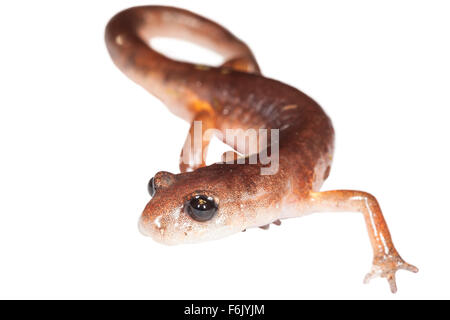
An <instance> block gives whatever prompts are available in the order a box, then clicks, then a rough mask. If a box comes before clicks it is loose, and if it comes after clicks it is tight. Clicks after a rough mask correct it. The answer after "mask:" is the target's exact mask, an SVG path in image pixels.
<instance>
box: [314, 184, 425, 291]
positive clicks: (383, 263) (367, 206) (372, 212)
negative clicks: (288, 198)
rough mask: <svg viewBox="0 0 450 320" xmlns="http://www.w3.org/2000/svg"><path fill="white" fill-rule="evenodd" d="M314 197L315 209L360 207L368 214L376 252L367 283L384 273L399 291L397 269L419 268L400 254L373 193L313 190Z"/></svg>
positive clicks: (414, 269)
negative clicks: (396, 277)
mask: <svg viewBox="0 0 450 320" xmlns="http://www.w3.org/2000/svg"><path fill="white" fill-rule="evenodd" d="M310 200H311V209H312V211H358V212H361V213H362V214H363V215H364V220H365V222H366V226H367V230H368V233H369V238H370V242H371V244H372V248H373V253H374V258H373V266H372V270H371V271H370V272H369V273H368V274H367V275H366V277H365V279H364V283H367V282H369V280H370V279H372V278H375V277H378V276H379V277H383V278H386V279H387V280H388V282H389V285H390V287H391V291H392V292H393V293H395V292H397V285H396V282H395V272H396V271H397V270H399V269H404V270H408V271H412V272H418V271H419V270H418V269H417V268H416V267H414V266H413V265H410V264H408V263H406V262H405V261H404V260H403V259H402V258H401V257H400V255H399V254H398V252H397V250H396V249H395V247H394V244H393V243H392V240H391V235H390V233H389V229H388V227H387V224H386V222H385V220H384V217H383V214H382V212H381V209H380V206H379V204H378V201H377V200H376V198H375V197H374V196H372V195H371V194H369V193H366V192H361V191H350V190H337V191H325V192H314V193H311V198H310Z"/></svg>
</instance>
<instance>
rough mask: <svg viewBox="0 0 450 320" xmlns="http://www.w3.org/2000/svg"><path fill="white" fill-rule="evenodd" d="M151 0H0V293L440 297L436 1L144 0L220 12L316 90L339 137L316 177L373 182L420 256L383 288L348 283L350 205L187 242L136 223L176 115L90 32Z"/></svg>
mask: <svg viewBox="0 0 450 320" xmlns="http://www.w3.org/2000/svg"><path fill="white" fill-rule="evenodd" d="M151 3H152V1H145V2H144V1H103V2H100V1H95V2H94V1H72V2H67V1H64V2H63V1H27V2H25V1H14V2H11V1H9V2H6V1H4V2H2V3H1V4H0V41H1V51H0V52H1V56H0V57H1V59H0V81H1V83H0V85H1V86H0V88H1V89H0V90H1V91H0V153H1V154H0V298H139V299H140V298H144V299H147V298H148V299H150V298H187V299H189V298H211V299H216V298H249V299H252V298H255V299H256V298H273V299H278V298H289V299H300V298H362V299H364V298H384V299H391V298H393V299H398V298H401V299H407V298H450V294H449V293H448V290H449V289H448V288H449V287H450V279H449V267H450V265H449V264H450V258H449V243H450V236H449V234H450V232H449V227H450V211H449V206H448V197H449V190H448V182H449V179H450V176H449V169H448V164H449V162H450V157H449V148H448V147H449V143H448V137H449V109H450V95H449V85H450V59H449V57H450V42H449V31H450V19H449V13H450V5H449V4H448V2H445V1H395V2H394V1H372V2H369V1H364V2H363V1H356V0H355V1H314V2H313V1H308V2H303V1H295V2H294V1H276V2H272V1H271V2H269V1H265V2H264V1H258V2H255V1H242V0H241V1H230V0H228V1H206V0H205V1H189V2H187V1H160V2H159V3H160V4H167V5H176V6H181V7H184V8H187V9H190V10H192V11H194V12H198V13H200V14H202V15H205V16H207V17H209V18H211V19H213V20H215V21H218V22H219V23H221V24H223V25H225V26H227V27H228V28H229V29H230V30H231V31H232V32H233V33H235V34H236V35H237V36H239V37H240V38H241V39H243V40H244V41H246V42H247V43H248V44H249V46H250V47H251V48H252V50H253V51H254V53H255V55H256V57H257V59H258V61H259V63H260V65H261V68H262V70H263V72H264V74H265V75H266V76H269V77H272V78H276V79H279V80H281V81H284V82H286V83H289V84H292V85H294V86H296V87H297V88H299V89H301V90H302V91H304V92H306V93H307V94H309V95H310V96H312V97H313V98H314V99H316V100H317V101H318V102H319V103H320V104H321V105H322V106H323V107H324V109H325V110H326V112H327V113H328V114H329V115H330V117H331V118H332V120H333V122H334V126H335V129H336V139H337V140H336V153H335V161H334V164H333V169H332V172H331V175H330V178H329V180H328V181H327V182H326V183H325V185H324V189H337V188H346V189H358V190H364V191H368V192H371V193H373V194H375V195H376V196H377V197H378V200H379V202H380V204H381V206H382V208H383V210H384V214H385V217H386V220H387V222H388V224H389V227H390V230H391V233H392V235H393V239H394V242H395V244H396V246H397V249H398V250H399V252H400V254H401V255H402V256H403V257H404V258H405V260H407V261H408V262H410V263H412V264H415V265H416V266H418V267H419V269H420V272H419V273H418V274H412V273H407V272H405V271H400V272H399V273H398V274H397V275H398V279H397V280H398V287H399V291H398V293H397V294H396V295H392V294H391V293H390V291H389V289H388V285H387V283H386V281H385V280H381V279H376V280H373V281H372V282H371V283H370V284H369V285H363V283H362V279H363V277H364V275H365V273H366V272H367V271H369V268H370V265H371V258H372V257H371V248H370V245H369V241H368V237H367V233H366V229H365V226H364V222H363V219H362V216H361V215H360V214H358V213H322V214H316V215H311V216H308V217H305V218H302V219H292V220H288V221H284V222H283V224H282V226H281V227H274V226H272V227H271V229H270V230H269V231H263V230H259V229H253V230H249V231H247V232H246V233H241V234H236V235H234V236H230V237H228V238H225V239H222V240H219V241H214V242H209V243H203V244H198V245H181V246H175V247H167V246H163V245H160V244H157V243H155V242H154V241H153V240H152V239H150V238H146V237H144V236H142V235H140V233H139V232H138V230H137V219H138V217H139V215H140V213H141V211H142V209H143V208H144V206H145V204H146V202H147V201H148V200H149V196H148V194H147V190H146V184H147V181H148V179H149V178H150V177H151V176H153V174H154V173H156V172H157V171H160V170H167V171H171V172H178V156H179V152H180V148H181V146H182V144H183V142H184V139H185V135H186V131H187V129H188V124H187V123H184V122H183V121H182V120H180V119H178V118H176V117H175V116H173V115H172V114H171V113H169V112H168V111H167V110H166V108H165V107H164V106H163V105H162V104H161V103H160V102H159V101H158V100H156V99H155V98H154V97H152V96H150V95H149V94H148V93H147V92H145V91H144V90H143V89H142V88H140V87H138V86H137V85H136V84H134V83H133V82H131V81H130V80H129V79H128V78H126V77H125V76H124V75H123V74H122V73H121V72H120V71H119V70H118V69H117V68H116V67H115V66H114V65H113V63H112V62H111V59H110V57H109V56H108V54H107V52H106V49H105V45H104V40H103V32H104V27H105V24H106V23H107V21H108V19H109V18H110V17H111V16H113V15H114V14H115V13H117V12H118V11H120V10H122V9H124V8H126V7H129V6H132V5H135V4H151ZM159 44H160V46H163V47H164V46H165V48H166V49H165V50H166V51H165V52H168V53H170V52H172V54H175V55H176V56H179V57H181V58H184V59H189V60H194V61H199V62H216V63H217V62H219V61H218V60H217V58H216V57H215V56H213V55H208V54H205V53H204V52H201V51H198V50H194V49H193V48H190V47H183V50H182V51H181V52H180V47H179V46H178V47H177V46H175V47H174V46H173V43H167V42H165V43H164V42H163V43H159ZM213 149H215V152H214V150H213V152H212V154H211V157H212V158H211V157H210V158H211V159H212V160H211V161H214V160H218V156H219V153H220V152H219V149H223V146H220V145H219V144H218V143H215V146H214V148H213Z"/></svg>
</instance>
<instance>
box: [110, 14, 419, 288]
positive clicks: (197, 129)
mask: <svg viewBox="0 0 450 320" xmlns="http://www.w3.org/2000/svg"><path fill="white" fill-rule="evenodd" d="M155 37H171V38H178V39H184V40H188V41H191V42H192V43H195V44H198V45H201V46H203V47H205V48H208V49H212V50H214V51H215V52H217V53H219V54H220V55H221V56H222V57H223V59H224V63H223V64H222V65H220V66H206V65H198V64H193V63H187V62H183V61H177V60H174V59H171V58H169V57H167V56H165V55H163V54H161V53H159V52H158V51H156V50H154V49H153V48H152V46H151V44H150V40H151V39H152V38H155ZM105 40H106V45H107V49H108V51H109V53H110V55H111V57H112V60H113V61H114V63H115V64H116V65H117V67H118V68H119V69H120V70H121V71H122V72H124V73H125V74H126V75H127V76H128V77H129V78H131V79H132V80H133V81H135V82H136V83H137V84H139V85H140V86H142V87H143V88H145V89H146V90H147V91H149V92H150V93H151V94H153V95H155V96H156V97H157V98H159V99H160V100H161V101H162V102H163V103H164V104H165V105H167V107H168V108H169V110H170V111H171V112H172V113H174V114H175V115H177V116H179V117H181V118H183V119H184V120H186V121H188V122H189V123H191V128H190V130H189V133H188V137H187V138H186V142H185V145H184V147H183V151H182V153H181V156H180V173H178V174H173V173H169V172H165V171H161V172H158V173H156V175H154V177H153V178H152V179H151V180H150V182H149V186H148V187H149V192H150V194H151V196H152V198H151V200H150V201H149V202H148V204H147V205H146V207H145V209H144V211H143V213H142V215H141V217H140V220H139V229H140V231H141V232H142V233H143V234H145V235H148V236H151V237H152V238H153V239H154V240H156V241H158V242H160V243H163V244H181V243H195V242H200V241H206V240H213V239H218V238H222V237H224V236H228V235H231V234H234V233H237V232H241V231H245V230H246V229H248V228H252V227H262V228H267V226H268V225H270V224H271V223H275V224H277V225H279V224H280V220H282V219H287V218H295V217H300V216H303V215H306V214H310V213H314V212H321V211H328V212H338V211H354V212H360V213H362V215H363V217H364V219H365V223H366V226H367V230H368V234H369V238H370V242H371V245H372V249H373V266H372V269H371V271H370V272H369V273H368V274H367V275H366V277H365V282H368V281H369V280H370V279H372V278H374V277H377V276H381V277H384V278H386V279H387V280H388V282H389V285H390V288H391V291H392V292H396V290H397V287H396V281H395V273H396V271H397V270H399V269H405V270H409V271H412V272H417V271H418V269H417V268H416V267H415V266H413V265H411V264H408V263H406V262H405V261H404V260H403V259H402V258H401V257H400V255H399V253H398V252H397V250H396V249H395V247H394V244H393V242H392V240H391V235H390V233H389V230H388V226H387V224H386V222H385V219H384V217H383V214H382V212H381V209H380V205H379V204H378V201H377V199H376V198H375V197H374V196H373V195H371V194H370V193H367V192H363V191H356V190H332V191H320V188H321V186H322V184H323V182H324V181H325V179H327V177H328V175H329V172H330V166H331V162H332V159H333V150H334V130H333V126H332V123H331V120H330V118H329V117H328V116H327V114H326V113H325V112H324V110H323V109H322V108H321V107H320V106H319V105H318V104H317V103H316V102H315V101H314V100H313V99H311V98H310V97H309V96H307V95H306V94H304V93H302V92H301V91H299V90H297V89H296V88H293V87H291V86H289V85H286V84H284V83H281V82H279V81H276V80H273V79H269V78H266V77H264V76H263V75H262V74H261V71H260V67H259V65H258V63H257V61H256V59H255V56H254V55H253V53H252V51H251V50H250V49H249V47H248V46H247V45H246V44H245V43H244V42H243V41H241V40H240V39H238V38H237V37H236V36H234V35H233V34H232V33H231V32H230V31H228V30H227V29H225V28H224V27H222V26H220V25H219V24H217V23H215V22H213V21H211V20H209V19H206V18H204V17H201V16H199V15H197V14H195V13H192V12H189V11H187V10H184V9H178V8H173V7H165V6H142V7H133V8H130V9H127V10H124V11H122V12H120V13H118V14H117V15H115V16H114V17H113V18H112V19H111V20H110V21H109V23H108V24H107V27H106V32H105ZM231 129H234V130H241V131H240V132H241V133H242V132H244V134H240V135H237V136H236V137H235V138H236V139H227V138H226V136H227V135H226V133H227V132H228V130H231ZM262 130H266V131H267V132H266V134H265V135H263V133H262V132H263V131H262ZM211 132H213V133H212V134H211ZM248 132H253V133H255V132H256V133H257V135H256V137H257V138H258V141H259V142H260V141H263V140H264V139H261V137H263V136H264V137H265V138H266V139H265V143H258V144H257V143H256V142H255V140H252V141H253V142H249V143H248V144H245V143H244V144H243V143H241V142H242V141H243V140H246V141H247V140H249V137H250V135H247V134H246V133H248ZM268 132H270V133H271V134H270V135H269V134H268ZM196 133H197V136H198V134H199V133H200V137H201V138H200V140H199V139H198V137H197V143H196V142H195V141H193V139H192V136H195V134H196ZM272 133H273V134H272ZM214 134H215V135H217V136H221V138H220V139H222V141H224V142H225V143H227V144H229V145H230V146H231V147H232V148H233V149H234V150H235V152H232V153H231V154H230V153H229V152H228V153H226V154H224V159H223V161H221V162H217V163H215V164H212V165H209V166H207V165H206V164H205V155H206V150H207V147H208V144H209V142H210V140H211V137H212V136H214ZM250 138H251V137H250ZM198 140H199V141H198ZM256 144H257V145H256ZM251 147H253V148H251ZM250 149H252V150H253V151H252V150H250ZM264 155H265V157H264ZM269 155H270V157H269ZM255 156H256V157H255ZM263 159H265V161H263ZM267 159H272V160H274V161H275V159H276V166H274V170H272V172H270V170H266V171H269V172H265V173H264V169H269V167H270V166H271V165H272V164H268V162H267Z"/></svg>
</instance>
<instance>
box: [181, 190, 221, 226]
mask: <svg viewBox="0 0 450 320" xmlns="http://www.w3.org/2000/svg"><path fill="white" fill-rule="evenodd" d="M186 211H187V213H188V214H189V215H190V216H191V218H192V219H194V220H196V221H199V222H204V221H208V220H210V219H211V218H212V217H213V216H214V214H215V213H216V211H217V204H216V202H215V201H214V199H213V198H212V197H207V196H204V195H197V196H195V197H193V198H192V199H191V200H190V201H189V202H188V203H187V204H186Z"/></svg>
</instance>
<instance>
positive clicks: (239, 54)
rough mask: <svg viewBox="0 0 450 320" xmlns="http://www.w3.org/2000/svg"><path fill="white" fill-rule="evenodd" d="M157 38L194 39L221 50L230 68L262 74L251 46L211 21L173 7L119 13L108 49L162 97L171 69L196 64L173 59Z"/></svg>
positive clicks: (135, 77)
mask: <svg viewBox="0 0 450 320" xmlns="http://www.w3.org/2000/svg"><path fill="white" fill-rule="evenodd" d="M153 37H171V38H180V39H185V40H188V41H191V42H193V43H196V44H198V45H201V46H203V47H206V48H208V49H211V50H213V51H215V52H217V53H219V54H220V55H221V56H223V58H224V60H225V61H226V62H225V63H224V65H226V66H228V67H231V68H234V69H237V70H241V71H245V72H252V73H258V74H259V73H260V71H259V66H258V64H257V62H256V60H255V58H254V56H253V53H252V52H251V51H250V49H249V48H248V46H247V45H246V44H245V43H244V42H242V41H241V40H239V39H238V38H237V37H235V36H234V35H233V34H232V33H231V32H229V31H228V30H226V29H225V28H223V27H222V26H220V25H218V24H217V23H215V22H213V21H211V20H208V19H206V18H204V17H201V16H198V15H196V14H195V13H192V12H189V11H187V10H183V9H178V8H173V7H164V6H143V7H133V8H130V9H126V10H124V11H122V12H120V13H118V14H117V15H115V16H114V17H113V18H112V19H111V20H110V21H109V23H108V25H107V26H106V31H105V41H106V45H107V48H108V51H109V53H110V55H111V57H112V59H113V61H114V63H115V64H116V65H117V66H118V67H119V69H120V70H122V72H124V73H125V74H126V75H127V76H128V77H130V78H131V79H132V80H134V81H135V82H137V83H138V84H139V85H141V86H143V87H144V88H145V89H147V90H148V91H149V92H151V93H152V94H154V95H156V96H158V97H159V98H163V97H162V96H161V95H162V94H161V92H162V91H161V90H158V89H159V88H160V87H161V85H162V83H163V79H164V76H165V75H166V74H167V73H168V72H171V73H174V72H175V73H176V72H177V71H180V72H186V70H187V69H189V68H192V65H191V64H189V63H184V62H180V61H175V60H172V59H170V58H168V57H166V56H164V55H162V54H161V53H158V52H157V51H155V50H153V49H152V48H151V46H150V44H149V41H150V39H151V38H153Z"/></svg>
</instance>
